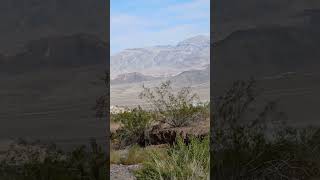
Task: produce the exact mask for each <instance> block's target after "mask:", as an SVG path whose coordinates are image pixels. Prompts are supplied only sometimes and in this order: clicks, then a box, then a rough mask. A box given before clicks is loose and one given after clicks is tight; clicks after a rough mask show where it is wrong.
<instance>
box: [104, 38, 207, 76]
mask: <svg viewBox="0 0 320 180" xmlns="http://www.w3.org/2000/svg"><path fill="white" fill-rule="evenodd" d="M209 54H210V38H209V37H208V36H204V35H198V36H194V37H191V38H188V39H186V40H184V41H181V42H179V43H178V44H177V45H176V46H172V45H158V46H153V47H146V48H131V49H126V50H123V51H121V52H119V53H117V54H115V55H113V56H111V62H110V65H111V67H112V68H111V78H114V77H117V75H119V74H124V73H131V72H140V73H142V74H144V75H150V76H154V77H156V76H157V77H164V76H172V75H177V74H179V73H181V72H183V71H187V70H190V69H203V67H204V65H207V64H209V62H210V55H209Z"/></svg>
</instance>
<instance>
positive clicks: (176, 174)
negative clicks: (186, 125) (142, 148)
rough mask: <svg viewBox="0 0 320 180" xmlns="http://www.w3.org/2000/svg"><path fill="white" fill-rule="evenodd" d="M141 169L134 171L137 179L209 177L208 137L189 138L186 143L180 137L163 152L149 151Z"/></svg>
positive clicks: (191, 179)
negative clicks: (200, 138) (201, 138)
mask: <svg viewBox="0 0 320 180" xmlns="http://www.w3.org/2000/svg"><path fill="white" fill-rule="evenodd" d="M149 156H150V157H149V158H148V159H147V160H146V161H145V162H144V163H143V167H142V169H140V170H138V171H136V172H135V175H136V177H137V179H138V180H140V179H141V180H144V179H145V180H147V179H154V180H194V179H197V180H203V179H209V165H210V158H209V138H206V139H204V140H199V139H197V138H191V141H190V143H189V144H188V145H186V144H185V143H184V141H183V140H182V138H180V137H179V138H178V139H177V144H175V145H174V146H173V147H171V148H169V149H168V150H167V151H166V152H165V153H163V152H161V151H160V152H159V151H151V153H149Z"/></svg>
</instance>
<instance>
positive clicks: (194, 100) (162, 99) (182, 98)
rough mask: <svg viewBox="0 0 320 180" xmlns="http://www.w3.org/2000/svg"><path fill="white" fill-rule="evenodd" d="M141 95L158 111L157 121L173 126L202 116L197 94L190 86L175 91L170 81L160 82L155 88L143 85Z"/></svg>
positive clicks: (184, 124) (188, 122) (184, 123)
mask: <svg viewBox="0 0 320 180" xmlns="http://www.w3.org/2000/svg"><path fill="white" fill-rule="evenodd" d="M139 97H140V98H141V99H144V100H146V101H147V103H148V104H149V105H150V106H151V107H152V109H153V110H154V111H155V112H156V113H157V115H158V116H157V119H156V120H157V121H160V122H162V123H166V124H169V125H170V126H172V127H181V126H186V125H188V124H190V123H191V122H193V121H195V120H199V119H201V118H202V115H203V114H202V113H201V111H200V110H201V108H198V107H197V106H196V105H195V104H198V103H199V97H198V96H197V94H194V93H192V91H191V88H190V87H185V88H182V89H180V90H179V91H178V92H177V93H174V92H173V88H172V86H171V82H170V81H166V82H164V83H162V84H160V86H159V87H155V88H153V89H150V88H147V87H145V86H143V91H142V92H141V93H140V95H139Z"/></svg>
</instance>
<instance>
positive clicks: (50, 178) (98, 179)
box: [0, 141, 107, 180]
mask: <svg viewBox="0 0 320 180" xmlns="http://www.w3.org/2000/svg"><path fill="white" fill-rule="evenodd" d="M25 145H26V146H28V144H25ZM90 147H91V148H90V149H91V150H90V151H88V150H87V149H86V148H85V147H84V146H81V147H78V148H76V149H75V150H73V151H72V152H69V153H63V152H62V151H60V150H59V152H58V151H57V150H54V149H50V150H49V149H48V151H51V152H50V153H48V155H47V156H45V157H39V156H43V154H39V153H32V154H31V156H32V157H27V158H26V159H27V161H17V162H13V161H12V160H10V159H4V160H2V161H1V164H0V179H3V180H12V179H14V180H43V179H46V180H105V179H106V178H107V177H106V161H105V158H106V157H105V153H104V152H103V151H102V148H101V147H99V146H98V145H97V144H96V143H95V141H92V142H91V145H90ZM19 149H21V148H19ZM19 149H16V150H15V151H16V155H17V156H21V155H24V151H23V152H22V151H20V150H19ZM29 155H30V154H27V156H29Z"/></svg>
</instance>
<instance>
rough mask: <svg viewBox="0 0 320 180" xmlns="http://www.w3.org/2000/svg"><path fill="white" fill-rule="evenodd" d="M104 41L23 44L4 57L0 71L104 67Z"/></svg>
mask: <svg viewBox="0 0 320 180" xmlns="http://www.w3.org/2000/svg"><path fill="white" fill-rule="evenodd" d="M106 48H107V45H106V44H105V42H103V41H102V40H100V39H99V38H98V37H96V36H92V35H87V34H74V35H70V36H50V37H47V38H41V39H39V40H33V41H29V42H28V43H26V45H24V46H23V48H21V49H20V50H19V51H18V53H17V54H14V55H10V56H8V57H6V59H7V61H6V63H4V64H3V66H2V67H0V68H1V70H2V72H9V73H10V72H15V73H17V72H28V71H35V70H38V69H44V68H70V67H83V66H89V65H97V64H100V65H105V64H106Z"/></svg>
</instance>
